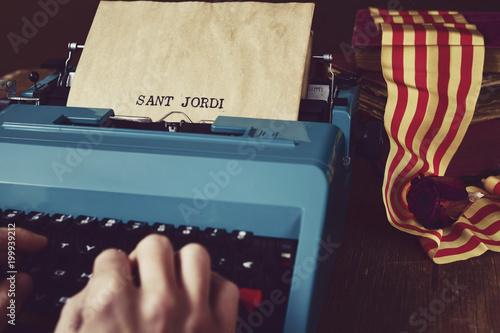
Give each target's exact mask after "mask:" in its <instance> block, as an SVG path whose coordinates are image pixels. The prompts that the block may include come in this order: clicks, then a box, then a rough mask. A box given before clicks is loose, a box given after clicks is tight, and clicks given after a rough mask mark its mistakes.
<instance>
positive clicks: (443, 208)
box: [406, 174, 469, 229]
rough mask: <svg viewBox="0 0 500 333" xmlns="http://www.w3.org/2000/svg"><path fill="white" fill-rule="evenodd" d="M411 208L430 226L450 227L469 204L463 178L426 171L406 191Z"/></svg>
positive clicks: (420, 219)
mask: <svg viewBox="0 0 500 333" xmlns="http://www.w3.org/2000/svg"><path fill="white" fill-rule="evenodd" d="M406 200H407V202H408V210H409V211H410V213H412V214H413V216H414V217H415V219H417V221H419V222H420V223H421V224H422V225H423V226H424V227H426V228H427V229H441V228H445V227H449V226H451V225H452V224H453V222H455V220H456V219H457V218H458V217H459V216H460V215H461V214H462V212H463V211H464V210H465V208H466V207H467V205H468V204H469V194H468V193H467V190H466V189H465V185H464V183H463V182H462V180H460V179H458V178H453V177H439V176H428V177H426V176H425V175H423V174H420V175H419V176H417V177H415V178H414V179H413V180H412V181H411V185H410V189H409V191H408V193H407V194H406Z"/></svg>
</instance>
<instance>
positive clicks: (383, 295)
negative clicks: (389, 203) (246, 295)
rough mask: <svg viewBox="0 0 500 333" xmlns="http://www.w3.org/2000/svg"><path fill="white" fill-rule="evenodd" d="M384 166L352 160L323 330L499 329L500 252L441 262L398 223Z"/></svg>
mask: <svg viewBox="0 0 500 333" xmlns="http://www.w3.org/2000/svg"><path fill="white" fill-rule="evenodd" d="M382 180H383V179H382V173H381V171H380V169H377V168H376V167H375V166H374V164H373V163H371V162H367V161H366V160H363V159H361V158H359V159H355V160H354V165H353V172H352V178H351V190H350V203H349V207H348V213H347V214H348V215H347V219H346V222H345V226H344V232H343V235H342V242H341V246H340V248H339V252H338V255H337V258H336V263H335V267H334V272H333V276H332V279H331V282H330V287H329V290H328V291H327V298H326V302H325V305H324V309H323V313H322V314H321V320H320V325H319V328H318V331H317V332H322V333H323V332H325V333H326V332H329V333H330V332H342V333H348V332H377V333H378V332H384V333H386V332H393V333H402V332H420V333H421V332H445V333H458V332H464V333H469V332H488V333H490V332H500V286H499V280H498V278H497V272H499V273H500V253H494V252H486V253H485V254H483V255H482V256H480V257H478V258H473V259H468V260H466V261H460V262H456V263H451V264H445V265H437V264H434V263H433V262H432V260H431V259H430V258H429V257H428V256H427V254H426V253H425V252H424V250H423V248H422V247H421V245H420V243H419V241H418V239H417V237H415V236H412V235H409V234H406V233H404V232H402V231H399V230H397V229H395V228H394V227H392V226H391V225H390V223H389V222H388V220H387V217H386V214H385V209H384V205H383V201H382V190H381V188H382Z"/></svg>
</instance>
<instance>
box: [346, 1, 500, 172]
mask: <svg viewBox="0 0 500 333" xmlns="http://www.w3.org/2000/svg"><path fill="white" fill-rule="evenodd" d="M461 14H463V16H464V17H465V19H466V20H467V21H468V22H469V23H470V24H475V25H476V27H477V28H478V30H479V31H480V32H481V33H482V34H483V36H484V43H485V60H484V74H483V82H482V86H481V92H480V94H479V97H478V100H477V103H476V109H475V112H474V116H473V118H472V122H471V126H470V127H469V131H468V132H467V134H466V137H465V138H464V140H463V142H462V145H461V146H460V148H459V150H458V151H457V153H456V154H455V157H454V158H453V160H452V162H451V163H450V167H449V168H448V171H447V174H449V175H454V176H458V175H472V174H477V173H480V172H482V171H484V170H486V169H499V168H500V135H498V130H497V129H498V126H499V125H500V34H499V33H498V31H499V30H500V13H493V12H492V13H485V12H476V13H475V12H462V13H461ZM381 39H382V32H381V31H379V30H378V29H377V26H376V25H375V22H374V21H373V19H372V17H371V15H370V11H369V10H368V9H363V10H359V11H358V13H357V15H356V21H355V25H354V31H353V37H352V42H351V46H352V51H354V55H355V61H351V63H350V65H349V66H348V67H350V68H351V70H355V71H357V72H358V73H360V74H361V80H360V95H359V106H358V110H359V111H360V114H361V117H362V118H364V117H368V118H369V119H380V120H382V119H383V117H384V112H385V104H386V101H387V86H386V83H385V80H384V78H383V75H382V67H381V61H380V54H381ZM350 60H352V59H349V60H348V62H349V61H350ZM353 63H355V65H354V66H353ZM342 67H343V66H342ZM353 68H356V69H353ZM343 69H344V68H343Z"/></svg>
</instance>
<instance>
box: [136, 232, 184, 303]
mask: <svg viewBox="0 0 500 333" xmlns="http://www.w3.org/2000/svg"><path fill="white" fill-rule="evenodd" d="M130 259H131V260H132V263H133V264H136V265H137V269H138V273H139V276H140V280H141V289H142V290H143V292H144V293H146V294H153V295H158V293H162V292H165V293H172V291H174V290H176V289H178V283H177V277H176V273H175V271H176V268H175V261H174V249H173V247H172V244H171V243H170V241H169V240H168V238H166V237H164V236H160V235H149V236H147V237H146V238H144V239H143V240H142V241H140V242H139V244H138V245H137V247H136V248H135V250H134V251H133V252H132V253H131V254H130ZM159 288H160V289H159Z"/></svg>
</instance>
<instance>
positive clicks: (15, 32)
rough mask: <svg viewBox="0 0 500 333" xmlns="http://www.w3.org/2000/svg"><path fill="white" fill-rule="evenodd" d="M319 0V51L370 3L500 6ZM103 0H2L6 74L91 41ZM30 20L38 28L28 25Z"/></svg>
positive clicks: (341, 41) (467, 7) (474, 5)
mask: <svg viewBox="0 0 500 333" xmlns="http://www.w3.org/2000/svg"><path fill="white" fill-rule="evenodd" d="M270 2H283V1H270ZM300 2H304V1H300ZM315 3H316V9H315V15H314V20H313V27H312V28H313V30H314V34H315V35H314V44H313V52H314V54H323V53H332V52H333V53H341V52H342V51H341V49H342V47H343V48H345V47H347V46H348V45H349V44H350V42H351V36H352V29H353V25H354V18H355V15H356V11H357V10H358V9H361V8H367V7H368V6H375V7H379V8H389V9H436V10H463V11H500V2H499V1H491V0H476V1H468V2H463V1H460V2H457V1H450V0H446V1H439V0H438V1H436V0H434V1H433V0H418V1H416V0H371V1H369V0H350V1H332V0H318V1H316V2H315ZM98 4H99V0H85V1H82V0H38V1H35V0H15V1H12V0H1V10H0V27H1V29H2V30H1V31H2V32H1V33H0V55H1V56H0V76H2V75H4V74H6V73H9V72H11V71H13V70H15V69H19V68H37V67H38V66H39V65H40V63H41V62H42V61H44V60H46V59H49V58H65V57H66V56H67V43H68V42H78V43H84V42H85V39H86V36H87V33H88V31H89V29H90V25H91V23H92V19H93V17H94V14H95V11H96V9H97V6H98ZM26 22H28V23H26ZM30 24H32V26H31V28H33V27H34V29H29V28H27V26H29V25H30ZM167 27H168V25H167ZM23 29H24V30H23ZM9 36H10V40H9ZM18 37H20V38H18ZM158 42H159V43H161V42H165V41H158ZM15 45H16V46H15ZM16 48H17V50H16Z"/></svg>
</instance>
